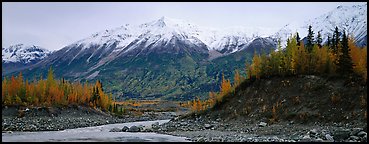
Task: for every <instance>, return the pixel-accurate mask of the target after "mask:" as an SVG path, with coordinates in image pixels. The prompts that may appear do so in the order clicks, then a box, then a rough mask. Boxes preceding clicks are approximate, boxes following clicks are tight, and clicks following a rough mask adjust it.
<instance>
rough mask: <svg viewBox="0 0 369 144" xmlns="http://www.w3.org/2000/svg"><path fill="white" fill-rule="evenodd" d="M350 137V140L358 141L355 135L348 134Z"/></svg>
mask: <svg viewBox="0 0 369 144" xmlns="http://www.w3.org/2000/svg"><path fill="white" fill-rule="evenodd" d="M350 139H351V140H355V141H358V140H359V139H360V138H359V137H357V136H350Z"/></svg>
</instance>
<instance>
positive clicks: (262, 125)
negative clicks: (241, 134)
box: [259, 122, 267, 127]
mask: <svg viewBox="0 0 369 144" xmlns="http://www.w3.org/2000/svg"><path fill="white" fill-rule="evenodd" d="M265 126H267V123H265V122H260V123H259V127H265Z"/></svg>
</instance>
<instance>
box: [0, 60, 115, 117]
mask: <svg viewBox="0 0 369 144" xmlns="http://www.w3.org/2000/svg"><path fill="white" fill-rule="evenodd" d="M2 105H3V106H14V105H17V106H48V107H50V106H68V105H81V106H87V107H94V108H100V109H102V110H104V111H112V112H113V111H116V110H114V108H116V106H115V105H114V104H113V99H112V94H106V93H105V92H104V90H103V87H102V83H101V82H100V81H99V80H97V81H96V83H95V84H89V83H88V82H87V81H86V82H85V83H84V84H81V83H80V82H75V83H71V82H69V81H66V80H64V78H62V79H60V80H56V79H55V78H54V74H53V69H52V68H51V67H50V69H49V71H48V74H47V79H43V78H42V76H41V77H40V79H39V80H37V79H36V78H34V80H33V81H32V82H29V81H28V80H26V81H24V80H23V76H22V73H21V72H20V73H19V75H18V76H17V77H14V75H12V76H11V78H10V80H8V79H6V77H5V78H4V79H3V80H2Z"/></svg>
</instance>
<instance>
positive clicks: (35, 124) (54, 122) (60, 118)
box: [2, 106, 174, 132]
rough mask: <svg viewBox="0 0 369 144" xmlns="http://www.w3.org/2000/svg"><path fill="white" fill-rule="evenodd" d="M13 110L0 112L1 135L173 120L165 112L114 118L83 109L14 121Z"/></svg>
mask: <svg viewBox="0 0 369 144" xmlns="http://www.w3.org/2000/svg"><path fill="white" fill-rule="evenodd" d="M14 109H16V108H14V107H13V108H7V107H5V108H3V109H2V114H3V115H2V131H3V132H4V131H58V130H64V129H73V128H81V127H90V126H99V125H105V124H114V123H126V122H135V121H144V120H145V121H151V120H163V119H170V118H173V117H174V116H173V114H171V113H168V112H158V113H152V112H149V113H144V114H143V116H126V117H124V118H118V117H114V116H111V115H109V114H107V113H104V112H101V111H99V110H94V109H89V108H85V107H79V106H78V107H74V108H64V109H61V108H29V110H28V111H27V112H26V113H25V116H23V117H18V116H17V114H16V113H15V112H17V110H14Z"/></svg>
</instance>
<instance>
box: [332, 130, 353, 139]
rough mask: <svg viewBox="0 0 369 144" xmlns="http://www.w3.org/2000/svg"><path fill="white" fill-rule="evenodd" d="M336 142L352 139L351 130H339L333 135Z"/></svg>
mask: <svg viewBox="0 0 369 144" xmlns="http://www.w3.org/2000/svg"><path fill="white" fill-rule="evenodd" d="M333 136H334V138H335V140H345V139H347V138H349V137H350V130H348V129H339V130H336V131H335V132H334V133H333Z"/></svg>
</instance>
